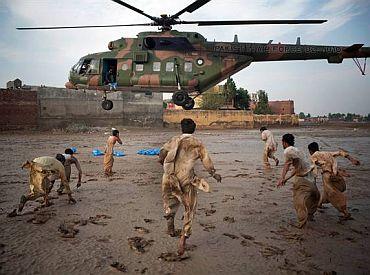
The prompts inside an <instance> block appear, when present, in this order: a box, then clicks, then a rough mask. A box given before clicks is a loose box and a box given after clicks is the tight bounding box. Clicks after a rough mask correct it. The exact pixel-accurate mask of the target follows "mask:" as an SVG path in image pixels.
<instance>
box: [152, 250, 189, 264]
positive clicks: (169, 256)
mask: <svg viewBox="0 0 370 275" xmlns="http://www.w3.org/2000/svg"><path fill="white" fill-rule="evenodd" d="M189 258H190V256H189V255H188V254H187V253H184V254H183V255H181V256H180V255H178V254H177V253H174V252H163V253H161V255H160V256H159V257H158V259H160V260H163V261H166V262H181V261H184V260H186V259H189Z"/></svg>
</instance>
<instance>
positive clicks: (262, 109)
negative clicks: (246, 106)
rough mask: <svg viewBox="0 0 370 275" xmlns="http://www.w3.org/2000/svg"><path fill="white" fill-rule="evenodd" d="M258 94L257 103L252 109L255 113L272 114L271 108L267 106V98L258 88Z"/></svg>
mask: <svg viewBox="0 0 370 275" xmlns="http://www.w3.org/2000/svg"><path fill="white" fill-rule="evenodd" d="M257 96H258V103H257V106H256V109H254V113H255V114H257V115H266V114H272V111H271V108H270V106H269V98H268V95H267V93H266V92H265V91H263V90H259V91H258V92H257Z"/></svg>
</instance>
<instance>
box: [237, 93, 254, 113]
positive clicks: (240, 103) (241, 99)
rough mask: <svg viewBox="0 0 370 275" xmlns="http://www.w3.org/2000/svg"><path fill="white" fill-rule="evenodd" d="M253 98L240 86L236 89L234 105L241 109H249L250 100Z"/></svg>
mask: <svg viewBox="0 0 370 275" xmlns="http://www.w3.org/2000/svg"><path fill="white" fill-rule="evenodd" d="M250 101H251V98H250V96H249V93H248V91H247V90H245V89H244V88H239V89H237V90H236V95H235V100H234V103H235V105H234V107H235V108H237V109H241V110H248V109H249V102H250Z"/></svg>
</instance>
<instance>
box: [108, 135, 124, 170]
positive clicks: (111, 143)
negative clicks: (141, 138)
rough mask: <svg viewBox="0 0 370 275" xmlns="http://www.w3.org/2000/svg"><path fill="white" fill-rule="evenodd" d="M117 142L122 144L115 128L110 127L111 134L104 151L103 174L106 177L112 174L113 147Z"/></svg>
mask: <svg viewBox="0 0 370 275" xmlns="http://www.w3.org/2000/svg"><path fill="white" fill-rule="evenodd" d="M116 142H118V143H119V144H121V145H122V141H121V139H120V138H119V131H118V130H117V129H115V128H112V135H111V136H110V137H109V138H108V140H107V145H106V147H105V151H104V153H105V154H104V174H105V175H106V176H107V177H110V176H112V175H113V171H112V168H113V162H114V159H113V147H114V145H115V144H116Z"/></svg>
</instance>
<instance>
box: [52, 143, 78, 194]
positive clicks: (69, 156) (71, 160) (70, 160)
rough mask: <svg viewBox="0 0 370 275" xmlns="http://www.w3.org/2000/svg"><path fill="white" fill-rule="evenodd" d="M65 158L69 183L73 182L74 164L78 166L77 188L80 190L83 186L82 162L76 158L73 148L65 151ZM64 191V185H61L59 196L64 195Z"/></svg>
mask: <svg viewBox="0 0 370 275" xmlns="http://www.w3.org/2000/svg"><path fill="white" fill-rule="evenodd" d="M63 156H64V158H65V161H64V168H65V171H66V178H67V180H68V182H70V181H71V172H72V164H74V165H75V166H76V169H77V170H78V182H77V186H76V187H77V188H79V187H80V186H81V179H82V169H81V165H80V162H79V161H78V159H77V158H76V157H75V156H74V153H73V150H72V149H71V148H67V149H66V150H65V151H64V154H63ZM63 189H64V186H63V184H60V186H59V188H58V190H57V192H58V194H62V193H63Z"/></svg>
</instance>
